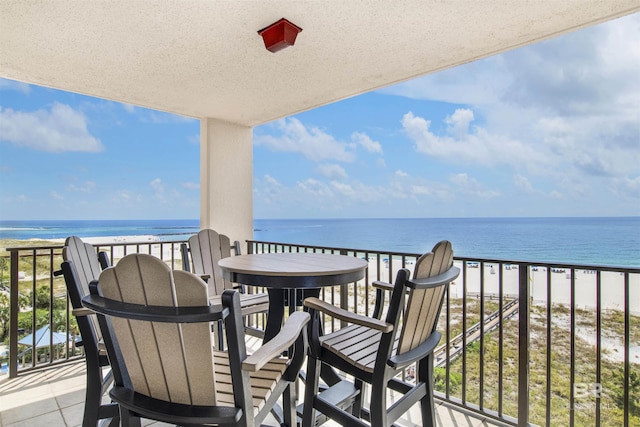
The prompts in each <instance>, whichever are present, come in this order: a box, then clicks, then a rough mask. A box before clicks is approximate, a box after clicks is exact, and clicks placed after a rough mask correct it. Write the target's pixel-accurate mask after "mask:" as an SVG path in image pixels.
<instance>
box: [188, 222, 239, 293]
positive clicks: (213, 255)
mask: <svg viewBox="0 0 640 427" xmlns="http://www.w3.org/2000/svg"><path fill="white" fill-rule="evenodd" d="M189 249H190V251H191V260H192V264H193V273H195V274H197V275H200V276H203V275H206V276H208V278H207V284H208V286H209V295H210V296H214V295H221V294H222V292H223V291H224V290H225V289H232V288H233V283H232V282H229V281H227V280H225V278H224V276H223V274H222V270H221V269H220V267H219V266H218V261H220V260H221V259H222V258H227V257H230V256H231V242H230V240H229V238H228V237H227V236H225V235H224V234H219V233H217V232H216V231H214V230H210V229H205V230H201V231H200V232H199V233H198V234H195V235H193V236H191V237H190V238H189Z"/></svg>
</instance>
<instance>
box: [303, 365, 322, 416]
mask: <svg viewBox="0 0 640 427" xmlns="http://www.w3.org/2000/svg"><path fill="white" fill-rule="evenodd" d="M307 360H308V362H307V382H306V383H305V386H304V387H305V388H304V410H303V414H302V426H303V427H315V425H316V409H315V408H314V402H313V401H314V399H315V397H316V393H317V392H318V384H319V382H320V366H321V365H322V362H321V361H320V360H318V359H316V358H315V357H312V356H308V358H307Z"/></svg>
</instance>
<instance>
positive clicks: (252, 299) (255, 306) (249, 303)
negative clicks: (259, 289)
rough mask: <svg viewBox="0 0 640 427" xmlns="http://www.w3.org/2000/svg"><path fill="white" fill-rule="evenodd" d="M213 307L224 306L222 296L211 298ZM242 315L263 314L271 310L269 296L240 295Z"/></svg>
mask: <svg viewBox="0 0 640 427" xmlns="http://www.w3.org/2000/svg"><path fill="white" fill-rule="evenodd" d="M209 301H210V302H211V304H212V305H217V304H222V295H213V296H212V297H210V298H209ZM240 308H241V310H242V315H243V316H247V315H249V314H254V313H261V312H263V311H266V310H268V309H269V294H240Z"/></svg>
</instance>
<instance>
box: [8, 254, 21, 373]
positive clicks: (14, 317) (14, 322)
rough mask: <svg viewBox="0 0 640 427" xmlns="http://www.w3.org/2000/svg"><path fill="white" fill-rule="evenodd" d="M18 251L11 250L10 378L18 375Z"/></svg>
mask: <svg viewBox="0 0 640 427" xmlns="http://www.w3.org/2000/svg"><path fill="white" fill-rule="evenodd" d="M18 259H19V258H18V251H17V250H13V251H11V261H10V263H11V272H10V277H11V282H10V286H11V289H10V291H9V292H10V296H9V301H10V303H9V304H10V307H11V308H10V309H9V378H15V377H17V376H18V311H20V305H19V304H18Z"/></svg>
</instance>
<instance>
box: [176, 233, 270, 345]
mask: <svg viewBox="0 0 640 427" xmlns="http://www.w3.org/2000/svg"><path fill="white" fill-rule="evenodd" d="M232 248H233V249H234V252H235V254H236V255H240V243H239V242H237V241H236V242H235V243H234V245H233V246H231V241H230V239H229V238H228V237H227V236H225V235H224V234H219V233H217V232H216V231H214V230H210V229H204V230H201V231H200V232H199V233H198V234H195V235H193V236H191V237H190V238H189V240H188V247H187V243H183V244H181V252H182V269H183V270H185V271H191V272H193V273H195V274H197V275H199V276H200V277H202V278H203V279H204V280H205V281H206V282H207V284H208V286H209V296H210V298H211V303H212V304H220V301H221V300H220V298H221V295H222V292H224V291H225V290H226V289H238V290H240V291H241V294H240V307H241V308H242V315H243V316H248V315H251V314H255V313H265V312H267V311H268V310H269V295H268V294H267V293H255V292H251V293H248V292H245V289H244V286H242V285H238V284H235V283H233V282H230V281H228V280H227V279H225V277H224V274H223V273H222V270H221V269H220V267H219V266H218V261H220V260H221V259H222V258H227V257H229V256H231V249H232ZM189 253H190V254H191V256H189ZM190 259H191V261H190ZM221 330H222V325H221V324H219V325H218V346H219V347H218V348H223V339H222V333H221ZM246 332H247V333H249V334H251V335H255V336H258V337H264V331H263V330H259V329H257V328H246Z"/></svg>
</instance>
